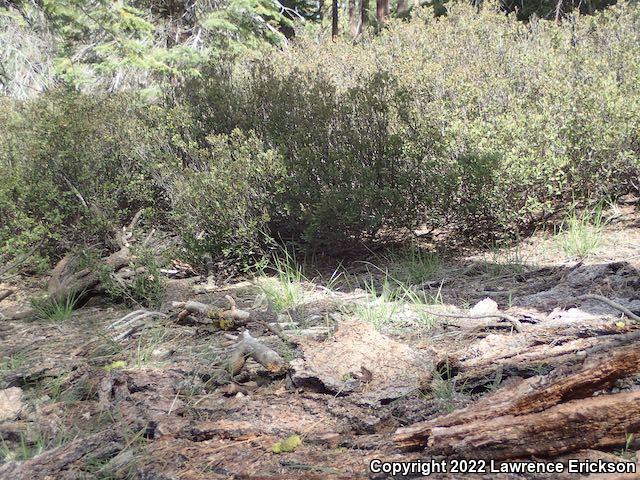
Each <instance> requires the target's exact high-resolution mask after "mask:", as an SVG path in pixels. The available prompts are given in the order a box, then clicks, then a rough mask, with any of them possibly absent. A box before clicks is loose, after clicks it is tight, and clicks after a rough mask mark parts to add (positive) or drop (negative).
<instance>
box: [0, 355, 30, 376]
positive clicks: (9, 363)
mask: <svg viewBox="0 0 640 480" xmlns="http://www.w3.org/2000/svg"><path fill="white" fill-rule="evenodd" d="M26 361H27V357H26V356H24V355H18V354H16V355H12V356H10V357H2V358H0V374H1V373H3V372H10V371H11V370H15V369H16V368H20V367H21V366H22V365H24V364H25V362H26Z"/></svg>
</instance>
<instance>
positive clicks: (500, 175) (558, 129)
mask: <svg viewBox="0 0 640 480" xmlns="http://www.w3.org/2000/svg"><path fill="white" fill-rule="evenodd" d="M639 21H640V10H639V9H638V7H637V6H635V5H633V4H620V5H617V6H614V7H611V8H610V9H608V10H607V11H605V12H603V13H599V14H596V15H594V16H589V17H580V18H574V17H569V18H568V19H566V20H565V21H564V22H563V23H562V24H560V25H558V24H556V23H553V22H547V21H542V20H536V19H535V18H534V19H532V20H531V21H530V22H528V23H522V22H518V21H517V20H516V18H515V16H514V15H508V16H505V15H499V14H495V13H494V12H492V11H490V9H485V10H483V11H481V12H480V13H477V12H476V11H475V9H472V8H468V7H464V6H461V5H454V6H452V7H451V8H450V11H449V14H448V16H446V17H440V18H433V17H432V16H431V15H427V14H425V15H419V14H418V15H416V16H415V17H414V18H413V19H411V20H410V21H395V22H391V23H390V24H389V26H388V28H387V29H386V30H385V31H383V32H382V33H381V34H379V35H375V36H371V37H366V38H363V39H362V40H361V41H360V42H359V43H357V44H351V43H346V42H341V41H338V42H335V43H334V42H319V41H318V40H317V38H312V36H311V35H310V36H309V37H308V38H299V39H297V41H296V42H295V44H294V45H292V46H291V47H290V48H288V49H287V50H286V52H285V53H284V54H282V53H275V52H274V54H273V55H265V56H264V57H263V58H261V59H258V60H255V59H254V60H251V61H246V60H244V59H242V58H237V59H235V60H233V61H231V60H229V61H227V62H222V63H221V62H219V61H218V62H217V63H216V65H212V66H210V67H208V68H207V69H206V71H205V72H204V73H203V75H202V76H201V77H200V78H199V79H196V80H191V81H189V82H188V83H187V84H185V85H183V86H182V87H179V88H177V89H175V90H174V91H173V92H170V94H168V95H167V101H166V103H165V105H155V106H150V105H145V104H144V103H142V102H141V101H139V100H137V99H134V98H132V97H121V96H111V97H109V98H106V97H91V98H89V97H85V96H81V95H79V94H75V93H68V92H67V93H64V92H58V93H52V94H47V95H43V96H42V97H41V98H39V99H37V100H35V101H32V102H29V103H26V104H20V105H15V104H11V103H9V102H6V101H5V102H3V103H0V120H2V123H0V129H1V130H2V131H0V133H1V134H2V135H1V136H0V170H1V171H0V174H1V175H0V215H1V216H2V218H3V222H2V225H1V226H0V254H15V253H16V251H20V249H23V248H24V247H25V246H26V245H28V244H30V243H32V242H33V241H35V240H37V239H45V240H46V241H48V242H50V243H49V244H48V245H51V246H53V245H54V243H53V241H54V240H55V241H56V242H58V241H60V240H64V241H65V242H67V243H72V242H78V241H86V239H87V238H92V239H94V240H100V239H101V238H103V237H104V235H105V232H106V231H107V230H108V229H109V228H112V227H113V225H114V224H117V223H118V222H121V221H123V220H124V219H126V218H127V217H129V216H130V215H131V214H132V212H134V211H136V210H137V209H139V208H143V207H152V208H153V209H154V211H155V212H156V214H157V219H158V221H159V222H163V223H165V224H167V225H171V226H172V227H173V228H174V229H175V230H176V231H177V232H179V233H180V234H181V235H182V236H183V239H184V240H185V245H186V246H187V247H188V248H189V249H190V251H191V252H192V253H197V254H199V255H200V254H204V253H208V254H211V255H212V256H214V257H220V258H223V257H226V258H239V257H247V256H251V255H253V254H255V253H257V252H258V251H259V248H260V246H261V245H264V242H265V240H267V239H268V237H269V236H272V237H281V238H285V239H294V240H297V241H302V242H304V243H306V244H307V245H310V246H314V247H319V248H323V249H328V250H332V249H336V248H338V247H341V246H343V245H345V244H350V243H353V242H359V241H362V240H371V239H375V238H379V237H381V236H383V235H385V234H387V233H389V232H396V231H398V229H410V228H414V227H416V226H418V225H426V226H428V227H433V228H441V227H444V226H446V227H447V228H453V229H454V230H455V231H458V232H461V233H463V234H465V235H467V236H468V238H470V239H482V240H484V239H488V238H493V239H495V238H496V237H501V236H508V235H512V234H516V233H518V232H521V231H523V230H526V229H528V228H531V227H534V226H536V225H537V224H538V223H539V222H540V221H541V219H544V218H546V217H547V216H549V215H550V214H552V213H555V212H558V211H562V210H563V209H565V208H567V206H568V205H569V204H575V203H576V202H585V203H590V202H598V201H600V200H601V199H602V198H603V197H611V198H615V197H616V196H618V195H621V194H624V193H626V192H628V191H629V190H630V189H631V188H632V180H633V178H634V177H636V176H637V174H638V170H639V166H640V90H639V89H638V85H640V63H639V62H640V42H639V41H638V40H639V39H640V23H639ZM169 99H170V100H169ZM81 198H82V199H84V200H82V199H81ZM85 202H86V203H87V205H86V206H85V205H84V203H85ZM49 253H52V254H57V253H60V252H59V251H57V250H56V249H54V248H53V247H52V248H51V250H50V252H49Z"/></svg>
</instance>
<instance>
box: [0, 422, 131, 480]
mask: <svg viewBox="0 0 640 480" xmlns="http://www.w3.org/2000/svg"><path fill="white" fill-rule="evenodd" d="M124 446H125V444H124V440H123V439H122V437H121V435H120V434H118V433H117V432H115V431H108V432H104V433H98V434H95V435H92V436H90V437H88V438H81V439H78V440H74V441H72V442H71V443H68V444H66V445H63V446H61V447H58V448H54V449H52V450H48V451H46V452H44V453H41V454H40V455H37V456H36V457H34V458H32V459H30V460H27V461H25V462H9V463H6V464H4V465H2V466H0V478H12V479H15V480H31V479H34V478H60V479H72V478H78V477H79V475H80V473H82V467H83V463H84V462H86V461H87V460H91V461H93V462H98V461H101V460H105V461H106V460H109V459H111V458H113V457H114V456H115V455H117V453H118V452H120V451H121V450H122V449H123V447H124ZM74 467H75V471H74Z"/></svg>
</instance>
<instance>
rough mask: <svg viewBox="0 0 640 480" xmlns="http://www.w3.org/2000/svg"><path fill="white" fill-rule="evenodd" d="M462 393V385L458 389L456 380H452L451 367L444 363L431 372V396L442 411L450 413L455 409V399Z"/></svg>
mask: <svg viewBox="0 0 640 480" xmlns="http://www.w3.org/2000/svg"><path fill="white" fill-rule="evenodd" d="M463 391H464V385H463V386H461V387H459V386H458V385H457V382H456V379H455V378H452V371H451V365H450V364H449V362H446V363H445V364H444V365H442V366H440V367H439V368H435V369H434V372H433V380H432V381H431V394H432V395H433V398H434V399H436V400H437V401H438V402H439V403H440V404H441V407H442V409H443V410H444V411H445V412H447V413H451V412H452V411H453V410H455V409H456V397H457V396H458V395H459V394H460V393H461V392H463Z"/></svg>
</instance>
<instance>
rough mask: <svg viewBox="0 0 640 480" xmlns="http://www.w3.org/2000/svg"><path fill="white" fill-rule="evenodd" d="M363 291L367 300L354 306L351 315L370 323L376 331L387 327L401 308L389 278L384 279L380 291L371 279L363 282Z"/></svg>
mask: <svg viewBox="0 0 640 480" xmlns="http://www.w3.org/2000/svg"><path fill="white" fill-rule="evenodd" d="M364 290H365V291H366V292H367V294H368V297H369V300H367V301H366V302H358V303H356V304H355V306H354V310H353V313H354V315H355V316H356V318H359V319H360V320H362V321H364V322H367V323H370V324H371V325H373V327H374V328H375V329H377V330H380V329H383V328H385V327H387V326H389V324H391V323H392V322H393V317H394V315H395V314H396V313H397V312H398V310H399V309H400V307H401V305H400V304H399V303H398V299H399V298H398V291H397V290H396V289H395V288H394V287H393V285H392V283H391V282H390V281H389V277H388V276H385V277H384V279H383V281H382V285H381V288H380V291H379V289H377V288H376V286H375V282H374V280H373V278H371V279H369V280H367V281H365V285H364Z"/></svg>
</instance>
